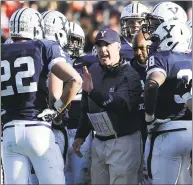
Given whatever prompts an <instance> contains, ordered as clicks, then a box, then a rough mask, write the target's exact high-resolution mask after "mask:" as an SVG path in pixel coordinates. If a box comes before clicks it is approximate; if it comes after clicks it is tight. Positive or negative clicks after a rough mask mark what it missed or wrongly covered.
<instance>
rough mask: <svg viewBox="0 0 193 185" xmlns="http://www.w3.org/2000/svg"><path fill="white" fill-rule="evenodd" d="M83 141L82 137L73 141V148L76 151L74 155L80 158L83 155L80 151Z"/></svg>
mask: <svg viewBox="0 0 193 185" xmlns="http://www.w3.org/2000/svg"><path fill="white" fill-rule="evenodd" d="M83 143H84V139H82V138H76V139H75V140H74V143H73V145H72V146H73V150H74V152H75V153H76V155H77V156H78V157H80V158H82V157H83V155H82V153H81V152H80V147H81V145H82V144H83Z"/></svg>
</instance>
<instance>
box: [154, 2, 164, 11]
mask: <svg viewBox="0 0 193 185" xmlns="http://www.w3.org/2000/svg"><path fill="white" fill-rule="evenodd" d="M162 3H163V2H161V3H158V4H157V5H156V6H155V7H154V8H153V10H152V12H154V11H155V9H156V8H157V7H158V6H159V5H160V4H162Z"/></svg>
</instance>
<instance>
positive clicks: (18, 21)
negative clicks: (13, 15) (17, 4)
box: [17, 8, 27, 33]
mask: <svg viewBox="0 0 193 185" xmlns="http://www.w3.org/2000/svg"><path fill="white" fill-rule="evenodd" d="M26 9H27V8H25V9H24V10H23V11H21V13H20V15H19V16H18V20H17V22H18V25H17V26H18V33H19V26H20V22H19V19H20V17H21V15H22V13H23V12H24V11H25V10H26Z"/></svg>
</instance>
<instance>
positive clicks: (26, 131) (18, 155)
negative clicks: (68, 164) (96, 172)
mask: <svg viewBox="0 0 193 185" xmlns="http://www.w3.org/2000/svg"><path fill="white" fill-rule="evenodd" d="M32 124H33V125H32ZM37 124H43V125H44V126H43V125H38V126H37ZM13 125H14V127H10V128H6V129H5V130H4V131H3V167H4V172H5V179H6V183H7V184H28V182H29V179H30V178H29V177H30V174H31V163H32V165H33V167H34V170H35V173H36V175H37V178H38V181H39V184H64V162H63V158H62V155H61V152H60V149H59V146H58V144H56V143H55V136H54V133H53V131H52V130H51V129H50V128H47V127H46V126H48V127H49V126H50V123H47V122H42V121H24V120H15V121H11V122H9V123H7V124H6V125H5V126H13ZM26 125H27V127H26ZM34 125H36V126H34Z"/></svg>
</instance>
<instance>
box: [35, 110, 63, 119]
mask: <svg viewBox="0 0 193 185" xmlns="http://www.w3.org/2000/svg"><path fill="white" fill-rule="evenodd" d="M58 114H59V113H58V112H57V111H56V110H53V109H45V110H43V112H42V113H40V114H38V116H37V117H38V118H41V119H42V120H43V121H47V122H50V121H52V120H53V119H54V118H56V117H57V116H58Z"/></svg>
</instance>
